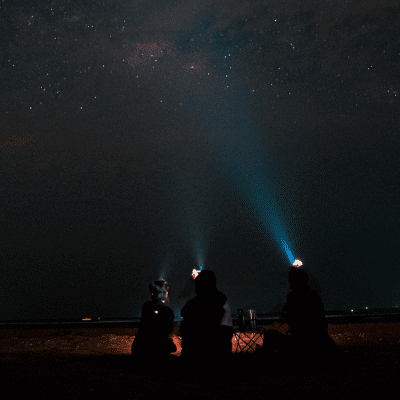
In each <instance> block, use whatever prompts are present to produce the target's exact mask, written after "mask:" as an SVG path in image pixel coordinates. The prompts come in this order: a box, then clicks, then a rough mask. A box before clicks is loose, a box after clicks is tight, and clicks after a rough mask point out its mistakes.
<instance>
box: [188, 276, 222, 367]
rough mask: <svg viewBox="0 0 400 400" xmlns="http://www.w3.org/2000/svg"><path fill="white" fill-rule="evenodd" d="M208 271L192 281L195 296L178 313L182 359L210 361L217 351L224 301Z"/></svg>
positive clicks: (219, 341)
mask: <svg viewBox="0 0 400 400" xmlns="http://www.w3.org/2000/svg"><path fill="white" fill-rule="evenodd" d="M210 272H211V271H207V270H204V271H202V272H201V273H200V275H199V276H198V277H197V278H196V281H195V285H196V293H197V295H196V297H195V298H194V299H192V300H189V301H188V302H187V303H186V304H185V306H184V307H183V308H182V311H181V315H182V326H181V334H182V357H184V358H186V359H188V358H191V359H204V358H213V357H218V356H219V355H220V352H221V321H222V319H223V317H224V315H225V309H224V305H225V303H226V300H227V298H226V296H225V295H224V294H223V293H221V292H220V291H218V290H217V289H216V285H215V276H214V274H213V273H212V272H211V274H212V275H211V274H209V273H210ZM200 278H201V279H200Z"/></svg>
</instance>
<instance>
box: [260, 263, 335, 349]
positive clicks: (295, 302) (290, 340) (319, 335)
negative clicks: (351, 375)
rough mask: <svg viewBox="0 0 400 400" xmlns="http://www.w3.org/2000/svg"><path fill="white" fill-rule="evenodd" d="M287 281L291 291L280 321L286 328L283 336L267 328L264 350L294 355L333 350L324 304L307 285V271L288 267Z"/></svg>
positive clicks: (333, 345)
mask: <svg viewBox="0 0 400 400" xmlns="http://www.w3.org/2000/svg"><path fill="white" fill-rule="evenodd" d="M289 284H290V288H291V289H292V291H291V292H290V293H289V294H288V295H287V303H286V304H285V306H284V307H283V313H282V322H283V323H287V324H288V325H289V331H288V332H287V333H286V336H283V335H282V334H280V333H279V332H277V331H273V330H270V331H267V332H266V333H265V336H264V347H265V349H264V352H265V353H268V352H269V353H274V352H279V353H286V354H287V355H288V356H294V355H296V356H298V357H303V356H305V357H308V356H325V355H327V354H333V353H334V352H335V350H336V344H335V342H334V341H333V339H331V337H330V336H329V334H328V323H327V320H326V318H325V311H324V305H323V303H322V300H321V298H320V296H319V295H318V293H316V292H315V291H314V290H312V289H310V287H309V286H308V274H307V272H306V271H304V270H303V269H299V268H295V267H292V268H291V270H290V272H289Z"/></svg>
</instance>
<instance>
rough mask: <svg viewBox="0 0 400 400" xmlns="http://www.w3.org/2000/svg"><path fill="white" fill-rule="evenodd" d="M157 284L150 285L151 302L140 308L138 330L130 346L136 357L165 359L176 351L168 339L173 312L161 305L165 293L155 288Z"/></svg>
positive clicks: (171, 326) (171, 328) (171, 327)
mask: <svg viewBox="0 0 400 400" xmlns="http://www.w3.org/2000/svg"><path fill="white" fill-rule="evenodd" d="M158 282H159V281H156V284H154V283H153V284H152V285H150V288H151V290H152V298H153V301H147V302H145V303H144V304H143V307H142V315H141V318H140V325H139V330H138V333H137V335H136V337H135V340H134V342H133V344H132V354H133V355H135V356H137V357H146V358H154V357H157V358H158V357H166V356H168V355H169V354H170V353H172V352H174V351H176V346H175V345H174V343H173V342H172V340H171V339H170V338H169V337H168V336H169V335H170V333H171V332H172V330H173V321H174V312H173V311H172V310H171V308H169V307H168V306H166V305H165V304H164V303H163V302H164V301H165V299H164V300H163V298H164V296H165V293H164V292H163V291H162V290H159V288H157V287H156V286H157V283H158ZM165 284H166V282H165ZM159 286H160V284H159Z"/></svg>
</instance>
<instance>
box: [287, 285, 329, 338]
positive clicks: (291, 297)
mask: <svg viewBox="0 0 400 400" xmlns="http://www.w3.org/2000/svg"><path fill="white" fill-rule="evenodd" d="M284 318H285V321H286V322H287V324H288V325H289V327H290V333H291V334H292V335H301V336H304V335H307V334H310V333H311V332H312V333H313V334H314V335H317V334H318V335H319V334H325V333H326V331H327V328H328V324H327V321H326V318H325V311H324V305H323V303H322V300H321V298H320V297H319V295H318V294H317V293H316V292H315V291H314V290H312V289H310V288H309V287H308V286H307V287H304V288H299V289H297V290H293V291H292V292H291V293H289V294H288V296H287V303H286V304H285V306H284Z"/></svg>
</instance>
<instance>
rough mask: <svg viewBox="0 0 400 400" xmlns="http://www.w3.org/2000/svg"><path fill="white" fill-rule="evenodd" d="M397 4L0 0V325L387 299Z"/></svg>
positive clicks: (394, 204) (393, 207) (394, 170)
mask: <svg viewBox="0 0 400 400" xmlns="http://www.w3.org/2000/svg"><path fill="white" fill-rule="evenodd" d="M399 3H400V2H399V1H394V0H393V1H390V0H382V1H379V2H378V1H374V2H373V1H365V0H364V1H356V0H343V1H341V0H332V1H330V2H320V1H310V0H296V1H294V0H279V1H272V0H271V1H269V0H259V1H254V0H241V1H237V0H226V1H217V2H216V1H215V0H204V1H198V0H197V1H195V0H189V1H159V0H157V1H156V0H135V1H122V0H112V1H108V0H106V1H103V2H94V1H87V0H83V1H82V0H79V1H78V0H70V1H68V0H67V1H61V0H54V1H32V0H31V1H28V0H24V1H22V0H17V1H6V0H2V1H1V3H0V31H1V37H2V40H1V42H0V55H1V57H0V112H1V131H0V184H1V186H0V194H1V195H0V215H1V220H0V221H1V236H2V240H1V242H0V267H1V271H2V275H1V277H2V279H1V280H0V320H15V319H32V320H34V319H43V318H84V317H87V316H91V317H96V316H101V317H103V318H107V317H139V316H140V310H141V306H142V304H143V302H144V301H146V300H149V291H148V285H149V283H150V282H151V281H152V280H153V279H157V278H159V277H161V276H162V277H164V278H165V279H166V280H167V281H168V282H169V285H170V291H169V296H170V297H169V305H170V307H171V308H173V310H174V312H175V315H176V316H179V310H180V308H181V307H182V306H183V305H184V304H185V302H186V301H187V300H188V299H189V298H191V297H192V296H193V295H194V281H193V278H192V277H191V271H192V269H193V268H198V267H199V266H200V265H202V266H203V268H207V269H211V270H213V271H214V272H215V274H216V277H217V284H218V287H219V289H220V290H221V291H222V292H223V293H225V294H226V296H227V297H228V302H229V304H230V305H231V308H232V313H233V315H236V313H237V308H244V309H246V308H254V309H256V311H257V312H272V311H279V310H280V309H281V307H282V305H283V304H284V302H285V299H286V295H287V293H288V291H289V286H288V283H287V274H288V271H289V269H290V266H291V261H292V258H293V257H294V258H297V259H300V260H301V261H302V262H303V264H304V265H303V267H304V269H306V270H307V272H308V273H309V275H310V279H311V286H312V287H313V288H314V289H316V290H317V291H318V292H319V293H320V295H321V298H322V300H323V302H324V304H325V308H326V309H336V310H338V309H349V308H362V307H365V306H368V307H370V308H372V307H390V306H393V305H395V304H399V303H400V272H399V266H400V264H399V261H398V249H399V248H400V236H399V235H398V226H399V224H400V210H399V207H398V199H399V195H400V186H399V178H400V176H399V172H400V169H399V167H400V165H399V161H398V153H399V150H400V142H399V140H400V139H399V126H400V112H399V111H400V107H399V94H398V90H399V80H400V79H399V77H400V75H399V71H400V39H399V38H400V7H399V6H400V4H399Z"/></svg>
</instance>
